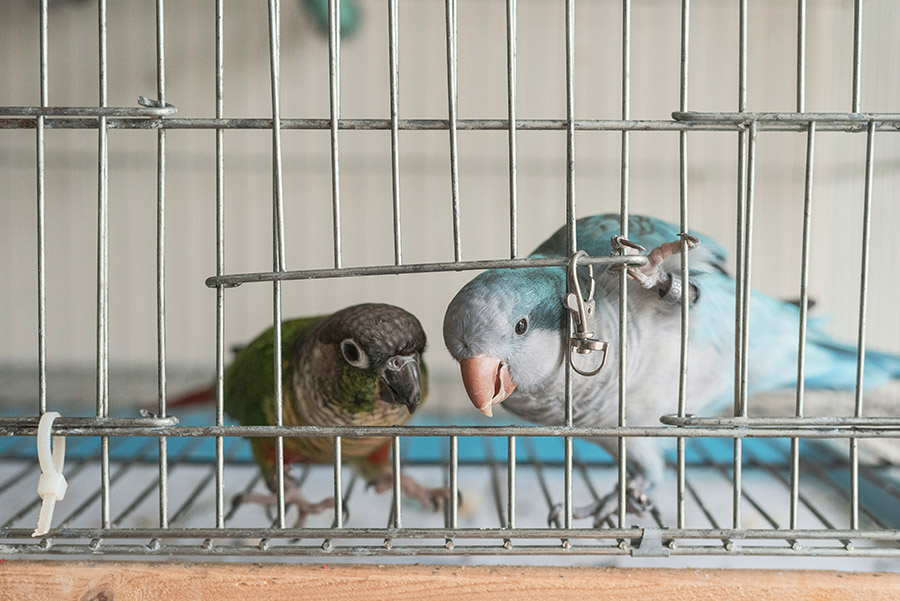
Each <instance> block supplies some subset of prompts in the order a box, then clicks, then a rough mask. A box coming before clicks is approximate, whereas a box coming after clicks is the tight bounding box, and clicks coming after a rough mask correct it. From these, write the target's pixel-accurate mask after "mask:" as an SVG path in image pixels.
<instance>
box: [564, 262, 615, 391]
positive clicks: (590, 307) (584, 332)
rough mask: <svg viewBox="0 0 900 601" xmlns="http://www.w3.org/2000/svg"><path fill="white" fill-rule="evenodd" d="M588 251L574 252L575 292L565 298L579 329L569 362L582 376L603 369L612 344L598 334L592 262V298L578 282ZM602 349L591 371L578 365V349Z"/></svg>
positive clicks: (583, 352)
mask: <svg viewBox="0 0 900 601" xmlns="http://www.w3.org/2000/svg"><path fill="white" fill-rule="evenodd" d="M587 256H588V254H587V253H586V252H584V251H583V250H579V251H578V252H576V253H575V254H574V255H572V258H571V260H570V261H569V283H570V285H571V287H572V289H573V290H574V292H569V293H568V294H566V295H565V297H564V298H563V305H565V307H566V309H568V310H569V311H571V312H572V314H573V320H574V322H575V323H574V326H575V331H574V332H573V333H572V335H571V336H570V337H569V349H568V353H566V356H567V358H568V361H569V365H571V366H572V369H574V370H575V372H576V373H578V374H579V375H582V376H587V377H590V376H595V375H597V374H598V373H600V370H601V369H603V366H604V365H606V355H607V350H608V349H609V344H608V343H606V342H603V341H602V340H599V339H597V338H595V337H594V309H595V307H596V303H595V302H594V288H595V283H594V266H593V265H588V279H589V280H590V282H591V287H590V289H589V290H588V298H587V300H585V298H584V296H583V295H582V293H581V284H580V283H579V282H578V260H579V259H580V258H582V257H587ZM595 351H599V352H602V353H603V356H602V357H601V359H600V365H599V366H597V368H596V369H594V370H591V371H584V370H582V369H580V368H579V367H578V366H576V365H575V353H578V354H579V355H587V354H590V353H593V352H595Z"/></svg>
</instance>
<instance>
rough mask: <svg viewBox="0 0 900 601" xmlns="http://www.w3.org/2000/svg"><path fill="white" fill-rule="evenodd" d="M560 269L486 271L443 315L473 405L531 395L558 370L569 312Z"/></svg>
mask: <svg viewBox="0 0 900 601" xmlns="http://www.w3.org/2000/svg"><path fill="white" fill-rule="evenodd" d="M565 286H566V280H565V271H564V269H563V268H561V267H553V268H519V269H497V270H491V271H486V272H484V273H482V274H481V275H479V276H478V277H476V278H475V279H474V280H472V281H471V282H469V283H468V284H466V285H465V286H464V287H463V288H462V290H460V291H459V292H458V293H457V294H456V296H455V297H454V298H453V300H452V301H451V302H450V305H449V306H448V307H447V313H446V314H445V315H444V342H445V344H446V345H447V350H449V351H450V354H451V355H453V358H454V359H456V360H457V361H459V364H460V369H461V371H462V378H463V383H464V385H465V387H466V392H467V393H468V395H469V398H470V399H471V400H472V403H473V404H474V405H475V407H476V408H477V409H479V410H480V411H481V412H482V413H484V414H485V415H487V416H489V417H490V415H491V413H492V411H491V406H492V405H495V404H497V403H500V402H501V401H503V400H504V399H506V398H507V397H508V396H509V395H510V394H512V392H513V390H514V389H516V388H518V389H519V390H520V391H522V392H526V393H527V392H531V391H533V390H535V389H536V388H537V387H539V386H540V385H542V384H543V383H545V382H546V381H547V379H548V377H549V376H550V375H551V374H552V372H554V371H555V370H558V369H559V367H560V365H561V362H562V359H563V358H564V356H565V355H564V353H563V348H564V347H563V344H564V339H563V332H564V331H565V324H566V314H565V308H564V307H563V304H562V298H563V294H564V293H565Z"/></svg>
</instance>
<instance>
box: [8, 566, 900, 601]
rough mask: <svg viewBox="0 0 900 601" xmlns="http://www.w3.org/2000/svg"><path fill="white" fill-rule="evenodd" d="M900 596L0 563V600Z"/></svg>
mask: <svg viewBox="0 0 900 601" xmlns="http://www.w3.org/2000/svg"><path fill="white" fill-rule="evenodd" d="M451 596H456V598H459V599H465V600H466V601H473V600H482V599H490V600H491V601H496V600H497V599H517V600H518V599H540V600H541V601H551V600H554V599H578V600H583V599H616V600H619V601H621V600H623V599H640V600H641V601H656V600H659V601H662V600H665V601H679V600H685V601H687V600H690V601H701V600H705V599H709V600H715V601H721V600H722V599H754V600H767V599H771V600H773V601H785V600H787V599H790V600H791V601H801V600H807V599H817V600H819V599H840V600H845V599H869V598H879V599H896V598H898V597H900V574H894V573H883V572H876V573H872V572H833V571H803V570H790V571H788V570H784V571H780V570H696V569H623V568H553V567H491V566H444V565H435V566H429V565H346V564H339V565H326V564H283V563H265V564H258V563H167V562H134V563H129V562H105V561H90V562H74V561H73V562H57V561H18V560H14V559H7V560H5V561H2V562H0V599H17V600H22V601H25V600H29V601H30V600H44V599H56V600H72V601H113V600H115V601H129V600H132V599H135V600H137V599H141V600H143V599H175V600H176V601H192V600H195V599H196V600H198V601H200V600H206V599H212V600H215V601H231V600H239V601H268V600H272V601H276V600H277V601H286V600H288V599H300V598H302V599H338V600H340V601H362V600H372V601H384V600H385V599H415V600H417V601H418V600H422V601H428V600H438V599H440V600H441V601H447V600H448V599H450V598H451Z"/></svg>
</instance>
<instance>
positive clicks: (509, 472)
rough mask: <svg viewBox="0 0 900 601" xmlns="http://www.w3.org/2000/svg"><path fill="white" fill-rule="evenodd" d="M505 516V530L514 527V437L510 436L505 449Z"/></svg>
mask: <svg viewBox="0 0 900 601" xmlns="http://www.w3.org/2000/svg"><path fill="white" fill-rule="evenodd" d="M506 490H507V508H506V515H507V517H508V519H509V522H508V523H507V524H506V527H507V528H510V529H512V528H515V527H516V437H515V436H510V437H509V439H508V441H507V448H506Z"/></svg>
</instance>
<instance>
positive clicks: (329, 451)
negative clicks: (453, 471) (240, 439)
mask: <svg viewBox="0 0 900 601" xmlns="http://www.w3.org/2000/svg"><path fill="white" fill-rule="evenodd" d="M281 335H282V345H281V348H282V351H281V352H282V359H283V361H282V390H283V423H284V425H286V426H339V425H340V426H344V425H346V426H396V425H402V424H405V423H406V422H407V421H408V420H409V419H410V417H411V416H412V414H413V412H414V411H415V410H416V409H417V408H418V407H419V405H420V404H421V403H422V401H423V399H424V398H425V392H426V375H427V374H426V370H425V364H424V363H423V362H422V352H423V351H424V350H425V332H424V331H423V330H422V325H421V324H420V323H419V320H418V319H416V317H415V316H413V315H412V314H410V313H408V312H407V311H404V310H403V309H401V308H399V307H395V306H393V305H386V304H361V305H354V306H351V307H347V308H346V309H342V310H340V311H338V312H336V313H333V314H331V315H326V316H319V317H308V318H301V319H291V320H286V321H284V322H282V326H281ZM272 343H273V329H272V328H269V329H268V330H266V331H265V332H263V333H262V334H260V335H259V336H258V337H257V338H256V339H255V340H253V342H251V343H250V344H249V345H247V346H246V347H244V348H242V349H240V350H238V351H237V352H236V355H235V357H234V360H233V361H232V363H231V364H230V365H229V366H228V367H227V368H226V370H225V374H224V393H225V394H224V404H225V412H226V413H227V414H228V415H229V416H231V417H232V418H234V419H236V420H237V421H238V422H240V423H241V424H242V425H245V426H256V425H260V426H263V425H274V424H275V403H274V393H273V386H272V384H273V382H274V357H273V354H274V353H273V344H272ZM250 444H251V446H252V449H253V456H254V458H255V460H256V463H257V464H259V467H260V470H261V471H262V475H263V479H264V480H265V482H266V484H267V485H268V487H269V489H270V490H271V491H273V492H274V490H275V486H276V480H275V479H276V460H275V439H274V438H260V437H252V438H250ZM390 444H391V441H390V439H389V438H384V437H344V438H343V439H342V460H343V461H344V462H345V463H347V464H348V465H350V466H351V467H352V468H353V469H354V470H355V471H356V472H357V473H359V474H360V475H361V476H362V477H363V478H365V479H366V481H367V482H368V483H369V484H370V485H372V486H374V487H375V489H376V491H378V492H384V491H386V490H388V489H390V488H391V486H392V483H393V476H392V466H391V462H390V461H389V459H390ZM333 460H334V446H333V441H332V439H331V438H330V437H285V438H284V462H285V464H292V463H331V462H333ZM401 486H402V491H403V493H404V494H405V495H406V496H408V497H411V498H414V499H416V500H418V501H419V502H421V503H422V504H423V505H424V506H426V507H427V506H431V507H435V508H436V507H438V506H439V503H440V502H441V501H442V500H444V499H446V498H447V496H448V494H449V492H448V490H447V489H446V488H433V489H432V488H425V487H423V486H422V485H420V484H418V483H417V482H416V481H415V480H413V479H412V478H410V477H408V476H405V475H404V476H402V477H401ZM236 502H253V503H260V504H263V505H267V506H272V505H274V504H275V503H276V502H277V500H276V497H275V495H274V494H258V493H247V494H244V495H242V496H241V497H240V498H238V499H236ZM285 504H286V505H294V506H296V507H297V510H298V512H299V515H298V517H297V521H296V524H295V527H300V526H302V524H303V523H304V521H305V519H306V517H307V516H308V515H310V514H314V513H320V512H322V511H325V510H326V509H328V508H331V507H333V506H334V499H333V498H328V499H325V500H324V501H320V502H318V503H311V502H309V501H307V500H306V499H304V498H303V496H302V495H301V494H300V491H299V489H298V487H297V486H296V484H295V483H294V482H293V481H292V480H290V479H289V478H285Z"/></svg>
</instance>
